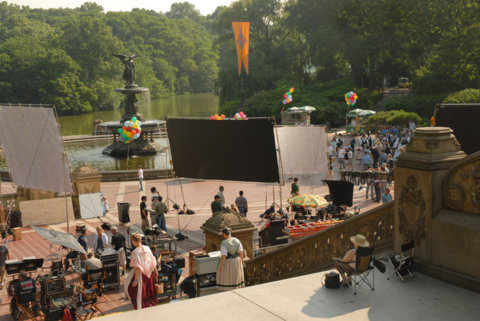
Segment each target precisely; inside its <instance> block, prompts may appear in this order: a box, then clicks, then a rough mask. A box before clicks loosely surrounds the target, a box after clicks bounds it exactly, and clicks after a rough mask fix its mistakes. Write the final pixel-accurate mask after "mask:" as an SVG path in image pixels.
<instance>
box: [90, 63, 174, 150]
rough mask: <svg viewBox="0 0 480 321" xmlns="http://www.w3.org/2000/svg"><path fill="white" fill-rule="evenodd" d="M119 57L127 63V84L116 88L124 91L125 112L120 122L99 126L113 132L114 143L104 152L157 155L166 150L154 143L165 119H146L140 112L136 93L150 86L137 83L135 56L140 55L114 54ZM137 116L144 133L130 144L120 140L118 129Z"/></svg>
mask: <svg viewBox="0 0 480 321" xmlns="http://www.w3.org/2000/svg"><path fill="white" fill-rule="evenodd" d="M114 56H115V57H118V58H119V59H120V60H121V61H122V63H123V64H125V70H124V71H123V80H125V86H124V87H123V88H116V89H115V90H114V91H115V92H119V93H122V94H123V95H124V96H125V99H124V100H123V102H122V105H123V106H124V110H125V111H124V113H123V115H122V119H121V120H120V122H116V121H110V122H105V123H101V124H100V125H99V126H101V127H104V128H105V129H107V130H108V131H109V132H111V133H112V134H113V143H112V144H111V145H110V146H108V147H107V148H105V149H104V150H103V152H102V153H103V154H105V155H109V156H113V157H126V156H127V154H128V155H129V156H133V155H138V156H143V155H155V154H156V153H157V152H158V151H161V150H165V148H164V147H162V146H160V145H158V144H156V143H154V140H153V134H154V133H155V132H158V131H159V130H160V126H162V125H163V123H164V121H163V120H147V121H146V120H145V119H144V118H143V115H142V114H139V113H138V107H139V106H138V100H137V97H136V95H137V94H140V93H147V92H148V88H143V87H138V86H137V85H136V84H135V80H136V75H135V66H134V64H133V58H135V57H138V55H131V56H128V57H127V56H125V55H114ZM133 117H136V118H137V119H138V120H140V121H141V122H142V125H141V128H142V134H141V135H140V137H139V138H138V139H135V140H134V141H132V142H131V143H129V144H125V143H123V142H121V141H119V140H118V138H119V133H118V130H119V129H120V128H122V126H123V123H124V122H125V121H127V120H131V119H132V118H133Z"/></svg>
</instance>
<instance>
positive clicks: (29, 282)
mask: <svg viewBox="0 0 480 321" xmlns="http://www.w3.org/2000/svg"><path fill="white" fill-rule="evenodd" d="M18 279H19V281H18V282H16V284H15V296H16V297H17V302H18V303H20V304H21V305H25V304H28V302H32V301H34V300H35V293H36V292H37V288H36V287H35V281H34V280H33V279H32V278H30V277H28V276H27V274H26V273H25V272H24V271H22V272H20V275H19V276H18Z"/></svg>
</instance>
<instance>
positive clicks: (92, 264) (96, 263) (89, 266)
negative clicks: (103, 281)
mask: <svg viewBox="0 0 480 321" xmlns="http://www.w3.org/2000/svg"><path fill="white" fill-rule="evenodd" d="M94 254H95V253H94V252H93V251H92V250H89V251H88V255H87V257H88V259H87V260H86V261H85V272H84V273H82V280H83V281H87V280H88V271H94V270H98V269H101V268H102V267H103V264H102V261H100V260H99V259H97V258H96V257H95V255H94ZM93 277H98V275H93Z"/></svg>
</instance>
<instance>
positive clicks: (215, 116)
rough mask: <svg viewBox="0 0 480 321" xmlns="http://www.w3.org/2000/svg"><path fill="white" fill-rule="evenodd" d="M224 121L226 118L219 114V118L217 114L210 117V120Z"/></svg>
mask: <svg viewBox="0 0 480 321" xmlns="http://www.w3.org/2000/svg"><path fill="white" fill-rule="evenodd" d="M225 119H227V118H225V115H224V114H221V115H220V116H219V115H218V114H215V115H213V116H210V120H225Z"/></svg>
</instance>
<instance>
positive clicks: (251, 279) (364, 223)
mask: <svg viewBox="0 0 480 321" xmlns="http://www.w3.org/2000/svg"><path fill="white" fill-rule="evenodd" d="M393 209H394V206H393V202H390V203H388V204H386V205H382V206H380V207H377V208H375V209H373V210H370V211H368V212H366V213H364V214H361V215H359V216H356V217H353V218H351V219H349V220H347V221H345V222H343V223H339V224H337V225H335V226H334V227H331V228H328V229H326V230H323V231H320V232H318V233H315V234H312V235H310V236H307V237H305V238H302V239H301V240H298V241H295V242H293V243H292V244H290V245H288V246H286V247H283V248H280V249H278V250H275V251H272V252H269V253H266V254H264V255H261V256H257V257H256V258H254V259H251V260H249V261H247V262H246V267H245V281H246V284H247V285H255V284H260V283H266V282H271V281H276V280H281V279H285V278H289V277H293V276H298V275H302V274H307V273H312V272H317V271H322V270H325V269H328V268H330V267H332V266H333V261H332V257H342V256H343V255H344V254H345V252H346V251H347V250H348V249H350V248H352V243H351V242H350V236H352V235H356V234H363V235H365V236H366V238H367V240H369V242H370V243H371V244H372V245H375V249H376V252H378V251H382V250H386V249H389V248H393V222H394V220H393V217H394V215H393Z"/></svg>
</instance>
